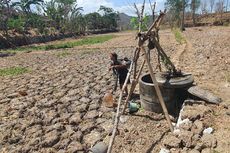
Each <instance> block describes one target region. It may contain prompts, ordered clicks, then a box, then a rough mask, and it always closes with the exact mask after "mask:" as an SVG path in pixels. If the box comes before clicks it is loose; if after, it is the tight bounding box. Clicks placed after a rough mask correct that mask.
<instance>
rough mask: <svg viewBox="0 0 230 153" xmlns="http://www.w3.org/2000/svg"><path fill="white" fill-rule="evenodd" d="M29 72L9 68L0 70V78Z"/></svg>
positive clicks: (25, 69) (24, 69) (23, 69)
mask: <svg viewBox="0 0 230 153" xmlns="http://www.w3.org/2000/svg"><path fill="white" fill-rule="evenodd" d="M28 71H29V70H28V69H27V68H24V67H11V68H4V69H0V76H16V75H21V74H23V73H26V72H28Z"/></svg>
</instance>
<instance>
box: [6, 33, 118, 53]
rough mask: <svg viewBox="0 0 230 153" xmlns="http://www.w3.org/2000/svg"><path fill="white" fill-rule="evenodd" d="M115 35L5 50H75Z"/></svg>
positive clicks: (101, 41)
mask: <svg viewBox="0 0 230 153" xmlns="http://www.w3.org/2000/svg"><path fill="white" fill-rule="evenodd" d="M114 37H115V36H114V35H104V36H95V37H89V38H84V39H82V40H78V41H75V42H66V43H59V44H53V45H44V46H27V47H19V48H16V49H14V50H5V51H6V52H20V51H33V50H35V51H37V50H53V49H64V48H73V47H75V46H82V45H93V44H98V43H103V42H106V41H108V40H110V39H112V38H114Z"/></svg>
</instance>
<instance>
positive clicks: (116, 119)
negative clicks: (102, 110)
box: [107, 62, 133, 153]
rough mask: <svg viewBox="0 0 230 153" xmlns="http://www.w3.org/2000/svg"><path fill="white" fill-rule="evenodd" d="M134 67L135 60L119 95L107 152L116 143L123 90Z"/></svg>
mask: <svg viewBox="0 0 230 153" xmlns="http://www.w3.org/2000/svg"><path fill="white" fill-rule="evenodd" d="M132 67H133V62H132V63H131V65H130V69H129V72H128V74H127V76H126V79H125V83H124V85H123V87H122V89H121V92H120V97H119V101H118V106H117V112H116V117H115V122H114V127H113V133H112V136H111V138H110V142H109V146H108V150H107V153H111V151H112V146H113V143H114V139H115V136H116V132H117V127H118V124H119V118H120V107H121V101H122V97H123V92H124V90H125V87H126V86H127V83H128V80H129V77H130V74H131V71H132Z"/></svg>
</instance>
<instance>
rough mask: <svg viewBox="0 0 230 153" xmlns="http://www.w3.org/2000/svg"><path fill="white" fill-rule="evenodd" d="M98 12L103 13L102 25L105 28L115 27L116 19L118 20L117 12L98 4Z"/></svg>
mask: <svg viewBox="0 0 230 153" xmlns="http://www.w3.org/2000/svg"><path fill="white" fill-rule="evenodd" d="M98 11H99V12H102V13H103V16H102V26H103V28H107V29H114V28H117V21H118V20H119V16H118V12H115V11H114V10H113V9H112V8H109V7H105V6H100V8H99V10H98Z"/></svg>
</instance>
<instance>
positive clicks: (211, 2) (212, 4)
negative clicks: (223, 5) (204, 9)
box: [209, 0, 215, 13]
mask: <svg viewBox="0 0 230 153" xmlns="http://www.w3.org/2000/svg"><path fill="white" fill-rule="evenodd" d="M209 2H210V9H211V10H210V11H211V13H212V11H213V8H214V5H215V0H209Z"/></svg>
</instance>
